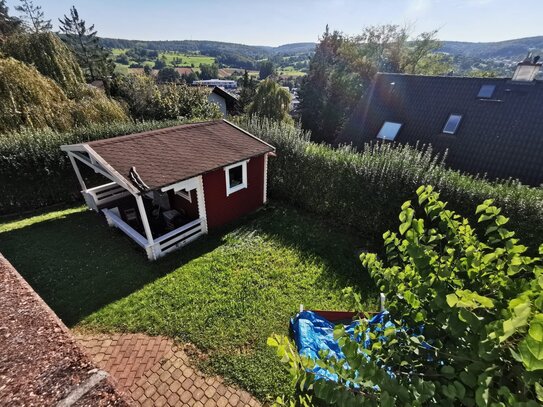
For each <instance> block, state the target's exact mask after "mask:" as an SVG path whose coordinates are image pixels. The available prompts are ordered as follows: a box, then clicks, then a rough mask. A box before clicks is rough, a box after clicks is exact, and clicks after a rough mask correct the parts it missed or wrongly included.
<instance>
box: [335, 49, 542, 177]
mask: <svg viewBox="0 0 543 407" xmlns="http://www.w3.org/2000/svg"><path fill="white" fill-rule="evenodd" d="M540 66H541V63H540V62H538V58H535V59H534V60H531V59H529V60H525V61H523V62H521V63H520V64H518V67H517V70H516V72H515V74H514V76H513V78H512V79H507V78H465V77H444V76H439V77H437V76H418V75H402V74H386V73H379V74H377V75H376V78H375V80H374V82H373V84H372V86H371V88H370V89H369V90H368V92H367V93H366V95H365V96H364V97H363V98H362V100H361V102H360V104H359V106H358V107H357V108H356V110H355V113H354V114H353V116H352V117H351V118H350V120H349V122H348V123H347V125H346V127H345V129H344V131H343V133H342V134H341V135H340V136H339V137H338V139H337V140H336V142H337V144H353V145H354V146H355V147H357V148H363V146H364V144H365V143H369V142H375V141H379V140H388V141H395V142H400V143H408V144H410V145H416V144H417V142H418V145H419V147H421V145H424V144H425V145H428V144H431V145H432V148H433V150H434V151H437V152H440V153H443V152H444V151H446V150H447V151H448V152H447V156H446V159H445V163H446V164H447V165H448V166H449V167H451V168H454V169H457V170H461V171H465V172H468V173H472V174H481V175H482V174H487V176H488V177H489V178H491V179H494V178H501V179H507V178H518V179H520V180H521V181H522V182H523V183H525V184H529V185H534V186H537V185H540V184H542V183H543V82H542V81H537V80H534V78H535V76H536V75H537V73H538V71H539V68H540Z"/></svg>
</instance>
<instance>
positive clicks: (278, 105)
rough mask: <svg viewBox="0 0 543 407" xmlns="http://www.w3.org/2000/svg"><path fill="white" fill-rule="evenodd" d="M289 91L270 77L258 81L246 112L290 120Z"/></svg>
mask: <svg viewBox="0 0 543 407" xmlns="http://www.w3.org/2000/svg"><path fill="white" fill-rule="evenodd" d="M289 109H290V93H289V92H288V91H287V90H286V89H284V88H282V87H281V86H279V85H278V84H277V83H276V82H274V81H273V80H271V79H266V80H263V81H262V82H260V84H259V85H258V87H257V88H256V93H255V95H254V99H253V102H252V103H251V105H250V106H249V109H248V113H249V114H250V115H255V116H259V117H266V118H268V119H272V120H277V121H287V122H288V121H292V118H291V117H290V115H289Z"/></svg>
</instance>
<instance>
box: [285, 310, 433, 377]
mask: <svg viewBox="0 0 543 407" xmlns="http://www.w3.org/2000/svg"><path fill="white" fill-rule="evenodd" d="M290 324H291V328H292V332H293V334H294V341H295V343H296V347H297V348H298V353H299V354H300V355H303V356H307V357H309V358H311V359H313V360H317V359H320V357H319V352H320V351H328V352H329V353H328V357H335V358H336V359H344V358H345V355H344V354H343V352H342V351H341V349H340V347H339V344H338V343H337V341H336V340H335V339H334V326H335V324H333V323H332V322H330V321H328V320H327V319H326V318H323V317H322V316H320V315H319V314H317V313H315V312H313V311H302V312H300V313H299V314H298V315H296V317H294V318H293V319H292V320H291V321H290ZM359 324H360V322H359V321H353V322H351V323H350V324H348V325H345V331H346V333H348V334H349V335H351V338H353V337H354V331H355V328H356V327H357V326H358V325H359ZM368 324H369V327H368V329H367V330H366V334H365V335H364V337H363V338H362V335H360V337H359V338H357V340H358V341H359V342H360V341H364V348H366V349H369V348H370V347H371V345H372V343H371V341H370V338H369V334H368V331H370V330H371V331H372V332H373V333H376V334H378V333H379V332H382V331H384V329H386V328H389V327H396V325H394V323H393V322H391V321H390V319H389V313H388V311H382V312H379V313H377V314H375V315H374V316H373V317H372V318H371V319H370V320H369V321H368ZM372 325H380V326H379V327H372ZM399 329H401V330H402V331H405V332H410V334H412V335H417V334H419V335H420V334H422V332H423V330H424V326H423V325H421V326H419V327H418V328H417V329H416V330H408V329H407V328H406V327H400V328H399ZM379 340H381V341H384V340H385V339H384V337H379ZM429 342H431V341H429ZM421 346H422V347H423V348H425V349H428V350H431V349H432V346H430V344H429V343H427V342H424V341H423V342H422V343H421ZM428 358H429V359H431V356H430V355H428ZM346 366H348V365H346ZM384 368H385V369H386V367H384ZM387 370H389V369H387ZM311 372H313V373H315V375H316V376H317V378H325V379H327V380H333V381H335V382H337V381H338V376H337V375H336V374H332V373H330V372H329V371H327V370H326V369H323V368H321V367H319V366H316V365H315V367H314V368H313V369H311ZM389 374H390V375H391V376H392V377H393V376H394V375H393V373H392V372H390V371H389ZM355 387H356V386H355Z"/></svg>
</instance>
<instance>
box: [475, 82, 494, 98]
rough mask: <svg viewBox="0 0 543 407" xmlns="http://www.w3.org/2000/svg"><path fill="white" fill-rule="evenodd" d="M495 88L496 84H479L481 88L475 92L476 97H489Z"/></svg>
mask: <svg viewBox="0 0 543 407" xmlns="http://www.w3.org/2000/svg"><path fill="white" fill-rule="evenodd" d="M495 89H496V85H483V86H481V89H479V93H478V94H477V97H478V98H483V99H490V98H491V97H492V95H493V94H494V90H495Z"/></svg>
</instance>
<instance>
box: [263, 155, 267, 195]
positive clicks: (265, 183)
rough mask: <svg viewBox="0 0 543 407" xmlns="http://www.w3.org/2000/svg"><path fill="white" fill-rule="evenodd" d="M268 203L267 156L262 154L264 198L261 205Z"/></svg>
mask: <svg viewBox="0 0 543 407" xmlns="http://www.w3.org/2000/svg"><path fill="white" fill-rule="evenodd" d="M266 202H268V154H264V197H263V198H262V203H263V204H265V203H266Z"/></svg>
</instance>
